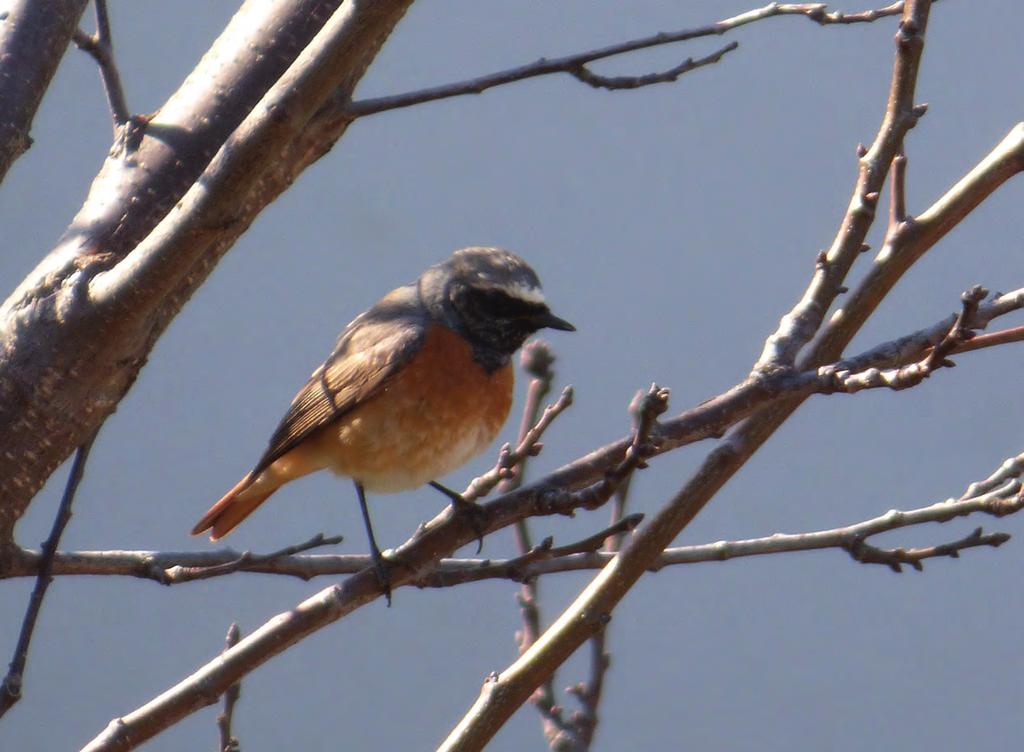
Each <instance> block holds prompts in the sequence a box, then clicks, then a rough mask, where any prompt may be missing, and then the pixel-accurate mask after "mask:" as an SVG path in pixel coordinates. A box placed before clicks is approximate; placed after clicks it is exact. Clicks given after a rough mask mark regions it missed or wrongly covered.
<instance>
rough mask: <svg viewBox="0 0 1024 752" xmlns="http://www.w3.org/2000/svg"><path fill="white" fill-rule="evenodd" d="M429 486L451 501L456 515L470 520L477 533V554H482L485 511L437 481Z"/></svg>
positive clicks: (431, 482) (433, 481)
mask: <svg viewBox="0 0 1024 752" xmlns="http://www.w3.org/2000/svg"><path fill="white" fill-rule="evenodd" d="M429 485H430V487H431V488H436V489H437V490H438V491H440V492H441V493H443V494H444V495H445V496H447V497H448V498H449V499H451V502H452V507H453V508H454V509H455V513H456V514H464V515H466V516H467V517H468V518H469V524H470V526H472V528H473V532H474V533H476V552H477V553H480V552H481V551H482V550H483V547H484V521H483V510H481V509H480V507H479V506H477V505H476V504H474V503H473V502H472V501H466V500H465V499H463V498H462V494H460V493H458V492H457V491H453V490H451V489H450V488H448V486H444V485H442V484H440V483H438V482H437V481H436V480H432V481H430V483H429Z"/></svg>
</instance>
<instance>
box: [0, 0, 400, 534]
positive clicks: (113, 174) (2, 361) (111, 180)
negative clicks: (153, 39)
mask: <svg viewBox="0 0 1024 752" xmlns="http://www.w3.org/2000/svg"><path fill="white" fill-rule="evenodd" d="M411 1H412V0H378V1H377V2H374V3H360V4H358V6H353V4H352V3H345V4H344V5H343V7H342V11H341V12H342V15H347V14H351V13H353V12H354V14H355V15H354V17H353V18H352V23H351V24H349V26H348V29H347V41H346V42H345V54H344V55H341V58H342V59H341V60H333V61H330V60H328V61H326V64H327V65H328V67H329V68H330V69H331V74H330V75H331V76H333V77H334V83H335V86H334V87H333V89H332V90H331V91H330V94H331V95H332V96H338V97H345V96H347V95H348V94H350V93H351V91H352V89H353V88H354V87H355V85H356V84H357V83H358V81H359V80H360V78H361V77H362V75H363V73H364V71H365V70H366V68H367V66H368V65H369V63H370V61H372V59H373V57H374V56H375V55H376V53H377V51H378V50H379V49H380V46H381V45H382V44H383V43H384V41H385V40H386V39H387V38H388V35H389V33H390V32H391V30H392V29H393V27H394V25H395V24H396V23H397V22H398V20H399V19H400V18H401V17H402V14H404V12H405V11H406V9H407V8H408V6H409V5H410V4H411ZM31 5H33V6H36V5H38V3H31ZM339 6H342V3H341V0H277V2H274V3H266V2H262V0H245V2H243V3H242V5H241V7H240V8H239V9H238V11H237V12H236V13H235V14H234V16H233V17H232V19H231V22H230V23H229V24H228V26H227V27H226V28H225V29H224V31H223V33H222V34H221V35H220V37H219V38H218V40H217V41H216V42H215V43H214V45H213V46H212V47H211V49H210V50H209V52H208V54H206V55H204V56H203V58H202V60H201V61H200V62H199V64H198V66H197V67H196V68H195V69H194V71H193V72H192V74H191V75H189V76H188V77H187V78H186V80H185V81H184V82H183V83H182V85H181V87H179V89H178V90H177V92H176V93H175V94H174V95H173V96H172V97H171V98H170V99H169V100H167V101H166V102H164V103H163V105H162V106H161V107H160V108H159V110H158V114H157V115H156V116H155V117H154V118H153V119H152V120H151V121H150V122H148V123H147V124H146V126H145V130H144V133H143V134H142V135H143V137H142V138H141V140H140V141H139V144H138V149H137V150H136V152H135V153H134V154H133V155H132V156H133V158H132V159H125V158H124V153H123V151H121V152H118V151H117V150H115V151H113V152H112V153H111V154H110V155H109V156H108V158H107V160H106V162H105V163H104V165H103V167H102V169H101V171H100V173H99V174H98V175H97V177H96V179H95V180H94V181H93V182H92V187H91V189H90V193H89V196H88V198H87V199H86V202H85V204H84V205H83V206H82V208H81V210H80V211H79V213H78V215H77V217H76V218H75V220H74V221H73V222H72V223H71V226H70V227H69V228H68V230H67V231H66V232H65V233H64V235H63V238H62V240H61V242H60V243H59V244H58V245H57V247H56V248H54V249H53V250H52V251H51V253H50V254H49V255H48V256H47V257H46V258H45V259H43V260H42V261H41V262H40V264H39V265H38V266H37V268H36V269H35V270H34V271H33V272H32V273H31V274H29V275H28V277H26V279H25V280H24V281H23V283H22V284H21V285H20V286H19V287H18V289H17V290H15V291H14V293H13V294H12V295H11V296H10V297H9V298H8V299H7V301H5V302H4V304H3V305H2V306H0V339H2V340H3V341H4V348H3V352H2V353H0V424H3V425H4V426H5V427H6V428H7V430H5V431H4V432H3V434H2V436H0V540H2V541H3V543H9V542H10V540H11V538H12V537H13V533H12V530H13V526H14V524H15V522H16V521H17V519H18V518H19V517H20V516H21V515H22V514H23V513H24V511H25V509H26V508H27V506H28V504H29V503H30V502H31V499H32V498H33V496H34V494H35V492H36V491H37V490H38V489H39V488H40V487H41V486H42V484H43V482H44V481H45V480H46V478H47V477H48V476H49V474H50V473H52V472H53V470H54V469H55V468H56V467H57V466H58V465H59V464H60V463H61V462H63V461H64V459H66V458H67V457H68V456H69V455H70V454H71V453H72V452H73V451H74V449H75V448H76V447H77V446H78V445H79V444H81V443H82V441H84V439H85V437H86V436H88V434H89V433H90V432H91V430H92V429H93V428H95V426H96V425H97V424H98V423H99V422H100V421H101V420H102V419H103V418H104V417H105V416H106V415H109V414H110V412H111V411H112V410H113V409H114V407H115V406H116V405H117V403H118V401H119V400H120V399H121V398H122V397H123V395H124V394H125V393H126V391H127V390H128V388H129V387H130V386H131V385H132V384H133V383H134V381H135V379H136V377H137V375H138V372H139V369H140V368H141V366H142V364H144V363H145V362H146V356H147V354H148V353H149V351H150V349H151V348H152V346H153V345H154V343H155V342H156V340H157V339H158V338H159V336H160V335H161V334H162V333H163V331H164V330H165V329H166V327H167V326H168V325H169V323H170V321H171V320H172V319H173V317H174V316H175V315H176V314H177V313H178V311H179V310H180V309H181V307H182V306H183V305H184V303H185V301H187V300H188V299H189V297H190V296H191V295H192V294H193V293H194V292H195V290H196V289H197V288H198V287H199V285H200V284H202V282H203V281H205V279H206V278H207V277H208V275H209V274H210V272H211V271H212V270H213V268H214V266H215V265H216V263H217V261H218V260H219V259H220V258H221V256H222V255H223V254H224V253H225V252H226V251H227V250H228V249H229V248H230V247H231V245H232V244H233V243H234V241H235V240H236V239H237V238H238V237H239V236H240V235H241V234H242V232H244V231H245V229H246V228H247V227H248V226H249V224H250V223H251V222H252V221H253V219H254V218H255V216H256V215H257V214H259V212H260V211H261V210H262V209H263V208H265V207H266V206H267V205H268V204H269V203H270V202H272V201H273V200H274V199H275V198H276V197H277V196H278V195H279V194H280V193H281V192H282V191H284V190H285V189H286V188H287V187H288V186H290V185H291V184H292V183H293V182H294V181H295V179H296V177H297V176H298V175H299V174H300V173H301V172H302V170H303V169H305V167H307V166H308V165H309V164H310V163H311V162H312V161H314V160H315V159H316V158H318V157H319V156H321V155H322V154H324V153H325V152H326V150H327V149H329V147H330V146H331V145H332V144H333V143H334V142H335V141H336V140H337V139H338V138H339V137H340V136H341V135H342V134H343V133H344V132H345V128H346V124H345V123H343V122H338V121H337V119H336V118H334V119H332V118H330V117H329V116H328V115H327V114H326V110H328V109H329V108H324V110H325V113H322V114H324V116H323V117H321V116H320V115H318V116H316V117H314V118H312V119H310V120H307V121H306V122H305V125H304V126H303V127H301V128H300V133H299V135H298V137H296V138H293V139H292V140H291V141H289V142H288V143H286V144H284V146H283V147H282V146H281V145H280V144H277V145H273V146H270V147H269V148H271V149H272V150H273V152H272V153H273V157H274V158H273V159H269V158H268V159H263V160H260V161H262V162H263V165H262V166H261V167H260V168H259V169H257V170H256V172H259V175H260V178H259V180H255V179H254V180H248V179H245V180H240V181H239V182H233V183H232V184H231V185H230V187H229V190H228V193H229V194H230V196H231V202H232V204H233V207H234V208H233V210H231V211H229V212H227V214H228V216H226V217H225V216H224V215H223V214H221V215H220V216H219V217H211V216H209V215H208V216H207V219H208V220H210V221H209V222H208V223H206V224H203V225H202V227H199V228H196V227H193V228H192V230H193V233H192V237H191V238H190V240H189V241H188V243H187V246H188V248H189V249H190V253H186V254H182V255H181V257H180V259H179V261H178V262H177V263H175V264H171V266H172V267H173V268H172V270H171V272H170V273H169V276H168V278H167V279H164V280H163V282H165V283H170V284H171V286H170V291H169V292H168V288H167V287H166V286H164V285H162V284H161V283H160V281H159V280H158V281H156V282H155V283H154V285H153V286H148V285H145V284H142V285H140V286H139V287H138V288H136V293H137V294H139V295H143V296H145V295H146V293H147V288H148V292H149V293H150V294H151V295H152V296H153V297H151V298H149V299H148V300H147V304H146V305H143V306H139V307H138V308H135V309H132V308H130V307H128V308H124V309H119V311H118V313H117V315H109V314H110V312H109V310H107V309H106V308H105V307H104V306H103V305H97V303H98V302H102V301H98V300H97V299H94V298H92V297H90V295H89V294H87V292H88V287H87V283H89V282H91V281H95V278H96V276H97V275H99V274H100V272H103V271H109V270H110V269H111V268H114V267H119V271H120V272H121V274H122V275H123V277H130V276H131V269H130V267H131V266H132V264H133V263H135V262H136V261H139V262H141V258H137V259H134V260H133V261H131V262H129V263H127V264H125V263H123V262H124V261H125V260H126V259H127V258H128V257H129V255H133V254H132V251H133V250H135V249H136V246H137V244H138V243H139V242H140V241H141V240H142V239H144V238H146V237H147V236H148V235H150V234H151V232H152V230H153V228H154V227H155V226H156V224H157V223H158V222H160V221H161V220H162V219H164V218H166V216H167V213H168V212H169V211H170V210H171V209H172V208H173V207H175V206H178V205H179V204H178V202H179V201H180V200H181V199H182V197H183V195H184V194H185V192H186V191H187V190H188V189H189V188H190V187H191V186H192V185H193V184H194V183H195V181H196V179H197V178H198V176H199V175H200V174H201V173H202V172H203V170H204V169H205V168H206V167H207V166H209V163H210V161H211V159H212V158H213V157H214V155H215V154H216V153H217V152H218V150H219V149H221V148H222V147H224V145H225V141H226V139H227V138H228V137H229V136H230V135H231V134H233V133H235V132H236V131H237V130H238V126H239V125H240V123H241V122H242V121H243V120H244V119H245V118H246V116H248V115H249V114H250V113H252V112H253V110H254V108H257V105H258V103H259V102H260V100H261V98H262V97H264V96H265V94H266V93H267V92H268V90H269V89H270V88H271V87H272V86H273V85H274V83H275V82H277V81H279V80H280V79H281V77H282V75H283V74H284V73H285V71H287V70H289V66H291V70H292V74H290V75H291V78H290V79H289V80H290V81H291V82H293V83H294V82H295V81H296V79H297V78H301V77H302V73H303V71H306V72H309V70H310V69H311V68H316V67H317V66H316V65H308V64H307V63H309V61H308V60H303V61H302V62H300V63H296V59H297V57H298V55H299V54H300V52H302V51H303V50H306V51H310V52H311V53H312V52H313V51H314V50H315V49H317V48H318V47H317V45H310V41H311V40H312V39H313V37H314V36H315V35H316V34H317V33H318V31H320V30H321V29H322V28H323V26H324V24H325V22H326V20H327V19H328V18H330V17H332V14H333V13H334V11H335V10H337V9H338V8H339ZM47 8H49V5H47ZM47 12H49V11H47ZM271 29H273V34H270V35H269V36H268V30H271ZM71 31H72V30H69V31H68V36H69V37H70V35H71ZM311 96H312V94H311ZM265 104H268V105H274V104H282V102H281V100H275V99H273V98H271V99H268V100H267V101H266V102H265ZM257 109H258V108H257ZM300 109H301V108H300ZM262 112H263V111H262V110H260V111H259V112H258V113H257V114H256V115H255V116H254V117H255V118H256V119H259V117H260V113H262ZM297 115H298V113H297V112H296V111H295V110H294V109H289V108H285V109H283V110H280V109H279V110H276V111H275V117H277V118H278V120H279V121H281V126H282V128H281V129H279V130H278V131H277V133H278V134H280V132H281V130H282V129H283V130H287V128H288V126H287V125H286V124H285V121H290V120H291V119H292V118H294V117H296V116H297ZM300 119H301V118H300ZM250 156H252V155H250ZM223 166H224V165H223V164H221V167H223ZM236 177H239V178H241V177H242V176H240V175H236ZM250 177H252V175H250ZM211 178H213V182H214V183H216V182H217V178H216V177H214V176H211ZM126 207H130V211H126ZM208 208H209V207H208ZM163 229H165V230H166V229H167V228H166V227H164V228H163ZM108 280H109V278H108ZM125 287H130V285H129V284H128V282H127V281H125ZM161 293H166V294H163V295H161ZM107 302H109V300H108V301H107ZM57 311H59V315H58V314H57V313H55V312H57ZM43 331H45V332H47V333H46V334H43ZM57 393H59V394H60V395H61V398H60V400H55V399H54V394H57ZM66 404H74V405H76V406H78V408H79V409H77V410H75V411H72V412H70V413H69V412H68V411H67V410H65V409H62V408H61V407H60V406H59V405H66Z"/></svg>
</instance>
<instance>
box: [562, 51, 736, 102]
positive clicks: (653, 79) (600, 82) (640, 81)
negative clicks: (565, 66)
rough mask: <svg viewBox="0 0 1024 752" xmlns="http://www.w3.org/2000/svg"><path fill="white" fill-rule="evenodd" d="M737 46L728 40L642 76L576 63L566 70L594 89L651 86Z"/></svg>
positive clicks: (713, 60) (672, 79)
mask: <svg viewBox="0 0 1024 752" xmlns="http://www.w3.org/2000/svg"><path fill="white" fill-rule="evenodd" d="M739 46H740V43H739V42H730V43H729V44H727V45H725V46H724V47H719V48H718V49H717V50H715V51H714V52H712V53H711V54H710V55H705V56H704V57H698V58H696V59H694V58H692V57H688V58H686V59H685V60H684V61H683V62H681V63H680V64H679V65H675V66H673V67H671V68H669V69H668V70H665V71H661V72H660V73H647V74H645V75H643V76H602V75H599V74H597V73H594V72H593V71H592V70H590V69H589V68H587V66H585V65H578V66H576V67H574V68H570V69H569V70H568V71H566V72H567V73H569V74H570V75H571V76H572V77H573V78H575V79H576V80H577V81H582V82H583V83H585V84H586V85H587V86H590V87H591V88H594V89H605V90H606V91H626V90H629V89H641V88H643V87H645V86H652V85H654V84H664V83H673V82H675V81H678V80H679V77H680V76H682V75H684V74H686V73H689V72H690V71H692V70H696V69H697V68H703V67H704V66H706V65H714V64H715V63H717V62H718V61H719V60H721V59H722V58H723V57H725V56H726V55H727V54H729V53H730V52H732V51H733V50H735V49H738V48H739Z"/></svg>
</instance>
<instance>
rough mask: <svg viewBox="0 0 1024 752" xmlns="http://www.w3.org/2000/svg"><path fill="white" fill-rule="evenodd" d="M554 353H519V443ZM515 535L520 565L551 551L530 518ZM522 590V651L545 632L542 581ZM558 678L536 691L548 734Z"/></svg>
mask: <svg viewBox="0 0 1024 752" xmlns="http://www.w3.org/2000/svg"><path fill="white" fill-rule="evenodd" d="M554 362H555V356H554V354H553V353H552V352H551V349H550V348H549V347H548V346H547V344H546V343H544V342H543V341H540V340H538V341H535V342H531V343H530V344H529V345H527V347H525V348H524V349H523V352H522V355H521V356H520V364H521V365H522V368H523V370H524V371H526V372H527V373H528V374H530V376H531V377H532V378H531V379H530V385H529V386H528V387H527V391H526V403H525V404H524V405H523V417H522V421H521V422H520V425H519V443H520V444H523V443H524V441H525V440H526V437H527V436H528V435H529V431H530V427H531V426H533V425H534V424H535V423H536V422H537V416H538V413H539V412H540V406H541V405H542V404H543V402H544V399H545V397H547V395H548V393H549V392H550V391H551V385H552V383H553V382H554V379H555V372H554V371H553V370H552V365H553V364H554ZM525 462H526V457H524V458H523V462H522V463H520V466H519V468H518V471H517V472H516V473H515V474H513V475H509V476H507V477H505V478H504V479H503V480H502V481H501V483H500V485H499V492H501V493H507V492H509V491H514V490H515V489H516V488H518V487H519V486H520V485H521V484H522V481H523V478H524V477H525ZM512 534H513V537H514V539H515V544H516V550H518V551H519V556H518V557H517V559H518V561H517V566H523V565H525V564H527V563H528V562H529V561H536V560H537V559H538V558H540V557H541V556H544V555H550V553H551V545H552V539H551V538H545V539H544V541H543V542H542V543H541V545H540V546H534V545H533V542H532V541H533V538H532V535H531V534H530V525H529V522H528V521H527V520H525V519H522V520H518V521H516V524H515V525H514V526H513V528H512ZM521 582H522V585H521V587H520V588H519V592H518V593H517V594H516V603H517V605H518V606H519V617H520V619H521V621H522V628H521V629H519V630H517V631H516V633H515V641H516V646H517V647H518V649H519V652H520V653H521V652H523V651H524V650H526V649H528V648H529V647H530V645H532V644H533V642H534V641H535V640H536V639H537V637H538V636H539V635H540V634H541V632H542V627H541V623H542V619H541V613H540V605H539V600H540V585H539V583H538V581H537V580H536V579H535V578H523V579H522V581H521ZM554 682H555V678H554V676H553V675H552V676H551V677H549V678H548V680H547V681H546V682H544V683H543V684H541V685H540V686H539V687H538V688H537V691H536V692H534V694H533V705H534V707H535V708H536V709H537V712H538V713H540V717H541V726H542V730H543V732H544V736H545V738H550V736H551V734H552V733H553V731H552V730H554V732H557V729H559V728H560V727H561V726H562V717H561V710H560V708H559V707H558V706H557V704H556V703H555V684H554Z"/></svg>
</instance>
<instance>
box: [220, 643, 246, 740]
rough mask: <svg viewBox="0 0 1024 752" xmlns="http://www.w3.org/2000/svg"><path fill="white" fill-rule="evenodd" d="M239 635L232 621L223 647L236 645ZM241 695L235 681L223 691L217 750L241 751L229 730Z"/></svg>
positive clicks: (240, 685)
mask: <svg viewBox="0 0 1024 752" xmlns="http://www.w3.org/2000/svg"><path fill="white" fill-rule="evenodd" d="M240 636H241V632H240V630H239V629H238V624H235V623H232V624H231V626H230V627H228V635H227V638H226V639H225V641H224V649H225V650H230V649H231V648H233V647H234V646H235V645H237V644H238V639H239V637H240ZM241 696H242V683H241V682H235V683H234V684H232V685H231V687H230V688H229V689H228V691H227V692H225V693H224V710H223V711H221V712H220V713H219V714H218V715H217V731H219V732H220V750H219V752H241V745H240V744H239V743H238V739H237V738H236V737H235V735H234V734H233V733H232V732H231V721H232V720H233V718H234V714H235V704H236V703H237V702H238V698H239V697H241Z"/></svg>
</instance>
